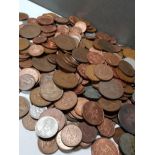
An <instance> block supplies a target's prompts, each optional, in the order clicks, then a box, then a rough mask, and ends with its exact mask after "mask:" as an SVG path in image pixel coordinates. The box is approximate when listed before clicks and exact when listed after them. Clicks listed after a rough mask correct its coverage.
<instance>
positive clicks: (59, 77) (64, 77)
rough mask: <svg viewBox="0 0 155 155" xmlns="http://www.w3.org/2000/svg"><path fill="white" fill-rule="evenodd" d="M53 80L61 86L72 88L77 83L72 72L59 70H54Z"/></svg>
mask: <svg viewBox="0 0 155 155" xmlns="http://www.w3.org/2000/svg"><path fill="white" fill-rule="evenodd" d="M53 81H54V82H55V83H56V85H58V86H60V87H62V88H74V87H76V86H77V84H78V79H77V77H76V75H75V74H74V73H65V72H62V71H61V70H56V71H55V72H54V75H53Z"/></svg>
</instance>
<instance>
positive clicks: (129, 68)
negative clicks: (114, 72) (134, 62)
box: [118, 60, 135, 77]
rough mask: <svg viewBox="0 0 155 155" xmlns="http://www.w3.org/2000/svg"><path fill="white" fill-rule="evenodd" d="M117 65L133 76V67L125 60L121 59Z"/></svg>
mask: <svg viewBox="0 0 155 155" xmlns="http://www.w3.org/2000/svg"><path fill="white" fill-rule="evenodd" d="M118 67H119V69H120V70H121V71H122V72H123V73H124V74H126V75H127V76H131V77H133V76H134V75H135V70H134V68H133V67H132V66H131V65H130V64H129V63H128V62H127V61H124V60H121V61H120V63H119V66H118Z"/></svg>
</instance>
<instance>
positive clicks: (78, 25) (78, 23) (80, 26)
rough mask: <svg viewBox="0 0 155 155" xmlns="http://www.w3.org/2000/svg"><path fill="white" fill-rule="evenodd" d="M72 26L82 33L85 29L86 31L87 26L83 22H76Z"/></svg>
mask: <svg viewBox="0 0 155 155" xmlns="http://www.w3.org/2000/svg"><path fill="white" fill-rule="evenodd" d="M74 26H75V27H79V28H80V29H81V30H82V32H85V31H86V29H87V25H86V23H85V22H83V21H78V22H76V23H75V25H74Z"/></svg>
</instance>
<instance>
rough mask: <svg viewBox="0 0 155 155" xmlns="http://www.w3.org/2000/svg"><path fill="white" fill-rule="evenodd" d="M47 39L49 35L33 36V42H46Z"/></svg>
mask: <svg viewBox="0 0 155 155" xmlns="http://www.w3.org/2000/svg"><path fill="white" fill-rule="evenodd" d="M46 40H47V37H45V36H38V37H35V38H33V42H34V43H35V44H41V43H44V42H45V41H46Z"/></svg>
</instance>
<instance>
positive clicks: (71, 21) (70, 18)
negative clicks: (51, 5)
mask: <svg viewBox="0 0 155 155" xmlns="http://www.w3.org/2000/svg"><path fill="white" fill-rule="evenodd" d="M79 20H80V19H79V18H78V17H76V16H69V21H70V23H71V24H75V23H76V22H78V21H79Z"/></svg>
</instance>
